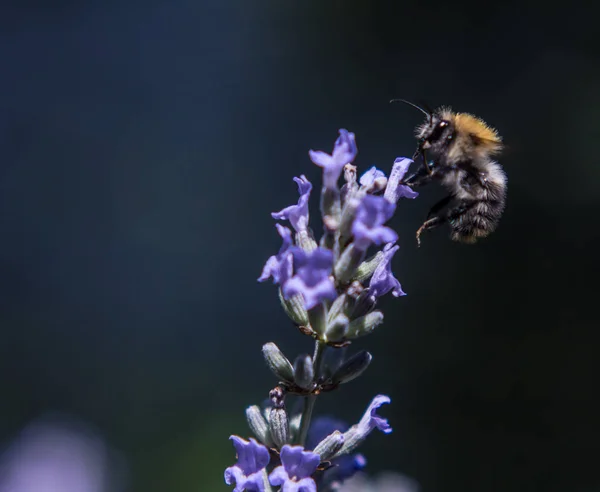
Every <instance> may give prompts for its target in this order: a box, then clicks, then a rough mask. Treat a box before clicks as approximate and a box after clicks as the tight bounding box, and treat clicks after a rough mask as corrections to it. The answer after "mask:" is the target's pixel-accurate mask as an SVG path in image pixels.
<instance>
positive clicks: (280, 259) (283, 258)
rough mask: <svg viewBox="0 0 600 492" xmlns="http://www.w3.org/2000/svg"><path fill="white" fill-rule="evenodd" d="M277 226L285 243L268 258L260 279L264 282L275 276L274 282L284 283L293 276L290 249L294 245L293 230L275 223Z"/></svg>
mask: <svg viewBox="0 0 600 492" xmlns="http://www.w3.org/2000/svg"><path fill="white" fill-rule="evenodd" d="M275 227H276V228H277V232H278V233H279V235H280V236H281V237H282V239H283V244H282V245H281V248H280V249H279V253H277V254H276V255H273V256H271V257H270V258H269V259H268V260H267V262H266V263H265V266H264V268H263V271H262V273H261V275H260V277H258V281H259V282H264V281H265V280H267V279H268V278H269V277H273V283H274V284H279V285H282V284H283V283H284V282H285V281H286V280H287V279H288V278H290V277H291V276H292V255H291V252H290V251H289V249H290V247H291V246H292V231H290V230H289V229H288V228H287V227H283V226H282V225H279V224H275Z"/></svg>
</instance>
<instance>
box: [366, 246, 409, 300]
mask: <svg viewBox="0 0 600 492" xmlns="http://www.w3.org/2000/svg"><path fill="white" fill-rule="evenodd" d="M398 249H400V247H399V246H394V245H393V243H388V244H386V245H385V246H384V248H383V259H382V260H381V263H379V265H377V268H376V269H375V271H374V272H373V276H372V277H371V282H370V284H369V294H370V295H372V296H374V297H375V298H377V297H381V296H383V295H385V294H387V293H388V292H389V291H392V295H393V296H394V297H399V296H405V295H406V293H404V292H403V291H402V286H401V285H400V282H398V279H397V278H396V277H394V274H393V273H392V258H393V256H394V255H395V254H396V251H398Z"/></svg>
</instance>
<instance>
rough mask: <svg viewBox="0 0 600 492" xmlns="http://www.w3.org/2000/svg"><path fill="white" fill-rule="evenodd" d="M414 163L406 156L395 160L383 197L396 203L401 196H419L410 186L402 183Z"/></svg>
mask: <svg viewBox="0 0 600 492" xmlns="http://www.w3.org/2000/svg"><path fill="white" fill-rule="evenodd" d="M412 163H413V161H412V160H411V159H407V158H406V157H397V158H396V160H395V161H394V165H393V166H392V172H391V173H390V177H389V178H388V183H387V187H386V188H385V192H384V194H383V197H384V198H385V199H386V200H388V201H389V202H391V203H396V202H397V201H398V200H399V199H400V198H417V197H418V196H419V194H418V193H417V192H416V191H413V190H412V189H411V188H410V186H407V185H404V184H400V182H401V181H402V178H404V175H405V174H406V171H408V168H409V167H410V165H411V164H412Z"/></svg>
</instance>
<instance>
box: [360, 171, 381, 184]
mask: <svg viewBox="0 0 600 492" xmlns="http://www.w3.org/2000/svg"><path fill="white" fill-rule="evenodd" d="M378 178H385V173H384V172H383V171H380V170H379V169H377V168H376V167H375V166H373V167H372V168H371V169H369V170H368V171H366V172H365V173H364V174H363V175H362V176H361V177H360V180H359V183H360V184H361V185H362V186H371V185H372V184H373V183H374V182H375V180H376V179H378Z"/></svg>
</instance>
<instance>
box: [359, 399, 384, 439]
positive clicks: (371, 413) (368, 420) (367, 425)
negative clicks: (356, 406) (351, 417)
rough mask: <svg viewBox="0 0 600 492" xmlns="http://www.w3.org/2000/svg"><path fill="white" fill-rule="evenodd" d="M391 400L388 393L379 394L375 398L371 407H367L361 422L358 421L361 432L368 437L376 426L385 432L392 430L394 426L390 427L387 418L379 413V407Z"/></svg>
mask: <svg viewBox="0 0 600 492" xmlns="http://www.w3.org/2000/svg"><path fill="white" fill-rule="evenodd" d="M390 402H391V400H390V397H389V396H386V395H377V396H376V397H375V398H373V401H372V402H371V404H370V405H369V408H367V411H366V412H365V414H364V415H363V418H362V419H360V422H359V423H358V428H359V431H360V432H361V434H363V435H364V436H365V437H366V436H367V434H369V433H370V432H371V431H372V430H373V429H375V427H377V428H378V429H379V430H380V431H382V432H384V433H385V434H389V433H390V432H392V428H391V427H390V425H389V423H388V421H387V419H384V418H383V417H381V416H379V415H377V409H378V408H379V407H380V406H381V405H383V404H384V403H390Z"/></svg>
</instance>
